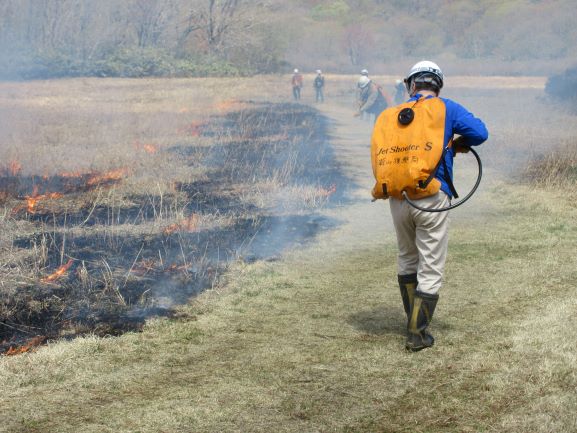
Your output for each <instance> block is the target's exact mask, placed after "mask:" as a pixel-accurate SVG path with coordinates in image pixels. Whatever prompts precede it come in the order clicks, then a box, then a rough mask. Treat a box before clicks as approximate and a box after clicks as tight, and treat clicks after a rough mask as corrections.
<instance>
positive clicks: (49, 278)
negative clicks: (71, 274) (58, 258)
mask: <svg viewBox="0 0 577 433" xmlns="http://www.w3.org/2000/svg"><path fill="white" fill-rule="evenodd" d="M72 263H74V260H72V259H70V260H68V263H66V264H65V265H62V266H60V267H59V268H58V269H57V270H56V272H54V273H53V274H50V275H48V276H47V277H45V278H42V279H41V280H40V281H42V282H43V283H49V282H51V281H55V280H57V279H58V278H60V277H62V276H63V275H64V274H66V271H67V270H68V269H69V268H70V266H72Z"/></svg>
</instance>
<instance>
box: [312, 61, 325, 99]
mask: <svg viewBox="0 0 577 433" xmlns="http://www.w3.org/2000/svg"><path fill="white" fill-rule="evenodd" d="M313 87H314V88H315V93H316V101H317V102H325V95H324V91H323V89H324V87H325V77H323V72H322V71H321V70H320V69H317V76H316V77H315V80H314V81H313Z"/></svg>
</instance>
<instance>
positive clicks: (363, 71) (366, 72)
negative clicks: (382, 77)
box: [361, 69, 369, 77]
mask: <svg viewBox="0 0 577 433" xmlns="http://www.w3.org/2000/svg"><path fill="white" fill-rule="evenodd" d="M361 75H364V76H365V77H368V76H369V71H367V70H366V69H363V70H362V71H361Z"/></svg>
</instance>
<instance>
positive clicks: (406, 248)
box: [371, 61, 488, 351]
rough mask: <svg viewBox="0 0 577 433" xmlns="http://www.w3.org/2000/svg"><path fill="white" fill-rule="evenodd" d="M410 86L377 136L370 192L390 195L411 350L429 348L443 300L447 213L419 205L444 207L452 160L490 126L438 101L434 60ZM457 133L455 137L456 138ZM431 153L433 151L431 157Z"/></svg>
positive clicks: (416, 71) (414, 74)
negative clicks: (431, 328)
mask: <svg viewBox="0 0 577 433" xmlns="http://www.w3.org/2000/svg"><path fill="white" fill-rule="evenodd" d="M405 85H406V88H407V91H408V92H409V96H410V99H409V100H408V101H407V102H406V103H404V104H401V105H397V106H395V107H391V108H388V109H387V110H385V112H384V113H383V114H382V115H381V116H380V117H379V119H378V120H377V123H376V124H375V128H374V130H373V136H372V139H371V160H372V166H373V174H374V176H375V179H377V182H376V184H375V186H374V188H373V191H372V195H373V197H374V198H375V199H387V198H388V199H389V204H390V207H391V215H392V218H393V223H394V226H395V232H396V235H397V245H398V249H399V251H398V282H399V287H400V290H401V298H402V300H403V306H404V309H405V313H406V316H407V330H408V333H407V334H408V335H407V340H406V343H405V347H406V348H407V349H408V350H411V351H418V350H421V349H425V348H427V347H431V346H432V345H433V343H434V341H435V340H434V338H433V336H432V335H431V334H430V333H429V332H428V331H427V328H428V326H429V324H430V323H431V319H432V318H433V313H434V311H435V307H436V305H437V301H438V299H439V294H438V292H439V289H440V288H441V283H442V281H441V279H442V276H443V271H444V266H445V259H446V257H447V247H448V225H449V219H448V213H447V212H436V213H432V212H425V211H421V210H417V209H415V208H413V207H412V206H411V205H409V203H408V202H407V200H405V199H404V196H403V194H402V193H403V192H404V193H405V194H406V195H407V196H408V197H409V198H410V199H411V200H413V201H414V202H415V203H416V204H418V205H419V206H420V207H421V208H425V209H431V208H437V209H441V208H445V207H447V206H449V204H450V200H451V198H452V197H453V196H454V195H455V190H454V187H453V184H452V176H453V174H452V172H453V158H454V156H455V153H456V152H467V151H468V149H469V148H470V146H476V145H479V144H481V143H483V142H484V141H485V140H487V137H488V132H487V129H486V127H485V124H484V123H483V122H482V121H481V120H480V119H478V118H476V117H474V116H473V115H472V114H471V113H470V112H469V111H467V110H466V109H465V108H464V107H463V106H461V105H459V104H458V103H456V102H454V101H452V100H450V99H446V98H439V92H440V91H441V89H442V88H443V73H442V71H441V69H440V68H439V66H437V65H436V64H435V63H433V62H429V61H422V62H419V63H417V64H416V65H414V66H413V67H412V68H411V70H410V72H409V74H408V76H407V78H405ZM454 134H458V135H460V137H458V138H457V139H456V140H454V141H453V135H454ZM431 155H434V157H432V156H431ZM422 167H425V168H422Z"/></svg>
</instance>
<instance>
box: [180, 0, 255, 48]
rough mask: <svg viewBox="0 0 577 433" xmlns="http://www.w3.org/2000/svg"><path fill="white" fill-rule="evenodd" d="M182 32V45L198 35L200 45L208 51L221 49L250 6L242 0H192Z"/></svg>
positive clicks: (197, 40)
mask: <svg viewBox="0 0 577 433" xmlns="http://www.w3.org/2000/svg"><path fill="white" fill-rule="evenodd" d="M188 7H189V12H188V14H187V19H186V21H185V22H184V28H183V29H182V30H181V34H180V38H179V40H180V45H181V46H182V45H183V44H184V42H185V41H186V40H187V39H188V38H189V37H191V36H196V42H197V44H198V47H199V48H201V49H203V50H204V51H206V52H207V53H216V52H218V51H220V50H221V49H222V47H223V44H224V43H225V42H226V39H227V37H228V36H229V35H230V34H231V33H232V31H231V30H232V29H233V28H234V27H235V26H236V25H237V24H238V23H239V22H240V21H241V18H242V13H241V12H242V11H243V10H244V9H246V8H247V7H248V5H247V3H243V2H242V0H192V1H189V2H188Z"/></svg>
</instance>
